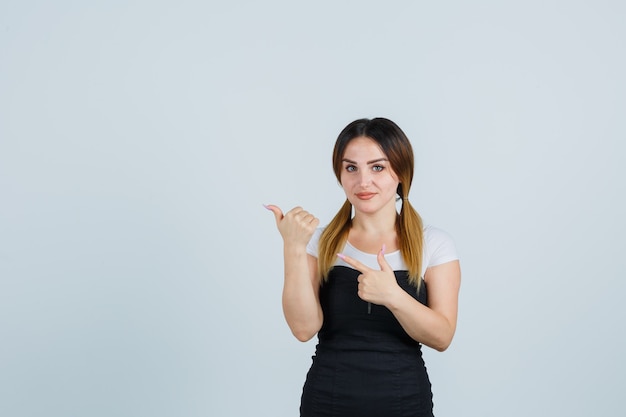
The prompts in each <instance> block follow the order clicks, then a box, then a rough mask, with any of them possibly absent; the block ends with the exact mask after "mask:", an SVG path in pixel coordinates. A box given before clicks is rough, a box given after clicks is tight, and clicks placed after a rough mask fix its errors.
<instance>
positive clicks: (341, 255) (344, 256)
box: [337, 253, 346, 261]
mask: <svg viewBox="0 0 626 417" xmlns="http://www.w3.org/2000/svg"><path fill="white" fill-rule="evenodd" d="M337 256H338V257H340V258H341V259H343V260H344V261H345V259H346V255H344V254H343V253H338V254H337Z"/></svg>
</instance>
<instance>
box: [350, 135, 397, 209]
mask: <svg viewBox="0 0 626 417" xmlns="http://www.w3.org/2000/svg"><path fill="white" fill-rule="evenodd" d="M398 183H399V182H398V177H397V175H396V174H395V172H393V170H392V169H391V165H390V163H389V161H388V159H387V156H386V155H385V154H384V153H383V151H382V149H381V148H380V146H378V144H377V143H376V142H374V141H373V140H372V139H370V138H366V137H358V138H354V139H352V140H351V141H350V142H349V143H348V145H347V146H346V150H345V152H344V155H343V158H342V169H341V186H342V187H343V190H344V191H345V193H346V197H347V198H348V200H349V201H350V203H352V206H353V207H354V208H355V210H356V211H357V212H363V213H370V214H371V213H376V212H377V211H379V210H381V209H383V208H389V207H393V210H395V201H396V190H397V188H398Z"/></svg>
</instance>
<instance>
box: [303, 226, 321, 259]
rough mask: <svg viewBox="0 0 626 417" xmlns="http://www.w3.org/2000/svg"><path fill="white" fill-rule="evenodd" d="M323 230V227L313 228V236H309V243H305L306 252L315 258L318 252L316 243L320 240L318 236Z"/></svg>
mask: <svg viewBox="0 0 626 417" xmlns="http://www.w3.org/2000/svg"><path fill="white" fill-rule="evenodd" d="M323 231H324V228H323V227H318V228H317V229H315V232H313V236H311V240H309V243H308V244H307V245H306V253H308V254H309V255H311V256H314V257H316V258H317V256H318V255H317V254H318V252H319V251H318V245H319V242H320V236H321V235H322V232H323Z"/></svg>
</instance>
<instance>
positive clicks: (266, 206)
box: [263, 204, 272, 211]
mask: <svg viewBox="0 0 626 417" xmlns="http://www.w3.org/2000/svg"><path fill="white" fill-rule="evenodd" d="M263 207H265V208H266V209H268V210H270V211H272V209H271V208H270V206H268V205H267V204H263Z"/></svg>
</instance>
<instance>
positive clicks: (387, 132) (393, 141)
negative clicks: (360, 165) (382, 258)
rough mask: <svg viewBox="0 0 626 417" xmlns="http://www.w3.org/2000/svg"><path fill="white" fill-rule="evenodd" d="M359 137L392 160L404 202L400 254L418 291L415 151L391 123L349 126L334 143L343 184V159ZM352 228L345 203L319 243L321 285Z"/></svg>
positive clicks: (399, 221) (421, 240)
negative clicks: (412, 200)
mask: <svg viewBox="0 0 626 417" xmlns="http://www.w3.org/2000/svg"><path fill="white" fill-rule="evenodd" d="M357 137H367V138H370V139H372V140H373V141H375V142H376V143H377V144H378V145H379V146H380V148H381V149H382V151H383V153H384V154H385V155H386V156H387V158H388V159H389V163H390V165H391V168H392V169H393V171H394V172H395V173H396V175H397V176H398V180H399V182H400V184H399V185H398V189H397V193H398V196H399V197H398V198H399V199H402V207H401V209H400V213H399V214H398V216H397V217H396V233H397V235H398V242H399V248H400V253H401V254H402V258H403V259H404V263H405V264H406V265H407V268H408V272H409V282H410V283H411V284H412V285H414V286H415V287H417V288H419V285H420V278H421V271H422V250H423V247H424V228H423V224H422V219H421V217H420V215H419V214H418V213H417V211H416V210H415V209H414V208H413V207H412V206H411V203H409V190H410V188H411V183H412V181H413V172H414V167H415V162H414V157H413V148H412V146H411V143H410V142H409V139H408V138H407V137H406V135H405V134H404V132H403V131H402V130H401V129H400V127H398V125H396V124H395V123H394V122H392V121H391V120H389V119H385V118H380V117H379V118H375V119H359V120H355V121H354V122H352V123H350V124H349V125H348V126H346V127H345V128H344V129H343V130H342V131H341V133H340V134H339V136H338V137H337V141H336V142H335V148H334V150H333V170H334V172H335V176H336V177H337V180H338V181H339V182H341V169H342V158H343V154H344V152H345V150H346V146H347V145H348V143H349V142H350V141H351V140H352V139H354V138H357ZM351 226H352V204H350V202H349V201H348V200H347V199H346V201H345V202H344V203H343V206H341V208H340V209H339V211H338V212H337V214H336V215H335V217H334V218H333V219H332V220H331V221H330V223H329V224H328V225H327V226H326V228H325V229H324V232H323V233H322V235H321V236H320V240H319V246H318V248H319V253H318V268H319V271H320V274H321V276H322V282H325V281H326V280H327V279H328V273H329V272H330V270H331V269H332V268H333V265H334V264H335V261H336V259H337V253H339V252H340V251H341V250H343V247H344V245H345V243H346V241H347V240H348V233H349V232H350V227H351Z"/></svg>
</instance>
